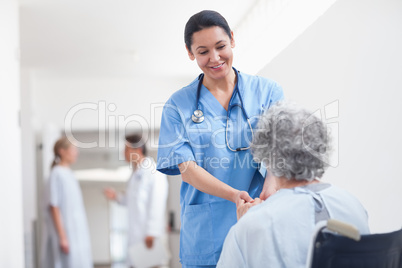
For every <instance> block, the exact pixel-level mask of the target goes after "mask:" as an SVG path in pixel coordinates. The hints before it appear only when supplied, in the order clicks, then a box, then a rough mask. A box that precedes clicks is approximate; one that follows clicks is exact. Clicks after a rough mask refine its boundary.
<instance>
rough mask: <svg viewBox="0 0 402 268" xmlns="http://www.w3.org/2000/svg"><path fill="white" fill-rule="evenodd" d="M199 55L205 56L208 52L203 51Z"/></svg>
mask: <svg viewBox="0 0 402 268" xmlns="http://www.w3.org/2000/svg"><path fill="white" fill-rule="evenodd" d="M199 53H200V54H201V55H205V54H207V53H208V51H207V50H205V51H200V52H199Z"/></svg>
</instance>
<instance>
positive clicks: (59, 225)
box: [50, 206, 67, 240]
mask: <svg viewBox="0 0 402 268" xmlns="http://www.w3.org/2000/svg"><path fill="white" fill-rule="evenodd" d="M50 214H51V215H52V219H53V223H54V226H55V228H56V231H57V234H58V235H59V239H60V240H66V239H67V235H66V232H65V230H64V226H63V220H62V219H61V213H60V210H59V208H58V207H53V206H50Z"/></svg>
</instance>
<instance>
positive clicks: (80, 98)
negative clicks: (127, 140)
mask: <svg viewBox="0 0 402 268" xmlns="http://www.w3.org/2000/svg"><path fill="white" fill-rule="evenodd" d="M192 79H194V77H192V78H190V79H186V78H183V79H172V78H160V77H159V79H155V77H152V78H149V77H133V78H131V79H120V78H108V77H87V78H79V77H60V76H53V77H52V76H48V75H43V74H40V73H39V74H37V73H35V74H34V83H33V103H34V106H33V112H34V117H35V127H36V128H37V129H40V128H41V127H42V126H43V125H44V124H46V123H49V122H51V123H53V124H55V125H56V126H58V127H59V128H60V129H63V128H64V127H65V121H66V117H72V118H71V119H70V120H67V121H69V122H72V124H69V125H71V126H72V128H73V130H97V129H98V128H99V127H101V126H102V125H104V126H105V127H108V126H109V128H110V129H114V128H115V127H116V129H119V128H121V127H125V126H127V127H130V128H138V127H139V126H140V124H139V123H143V122H144V124H147V125H148V127H149V128H152V127H156V128H159V124H160V121H161V114H162V106H163V104H164V103H165V102H166V100H167V99H168V98H169V96H170V95H171V94H172V93H173V92H174V91H176V90H178V89H180V88H181V87H183V85H186V84H187V83H189V82H190V81H191V80H192ZM161 89H162V91H161ZM152 92H162V94H152ZM102 102H103V103H104V104H103V103H102ZM88 103H91V105H92V106H93V107H92V108H91V105H89V106H88V105H87V104H88ZM155 104H158V105H157V106H158V107H159V108H157V109H152V107H154V106H153V105H155ZM77 105H81V106H77ZM94 105H96V106H94ZM102 105H105V106H104V107H102ZM109 105H112V106H113V107H112V106H109ZM74 107H75V108H74ZM80 107H81V108H85V107H88V108H87V109H79V110H77V111H76V112H75V113H74V112H73V111H74V109H76V108H77V109H78V108H80ZM111 108H114V109H111ZM130 116H132V117H131V118H129V117H130ZM119 117H120V118H122V120H126V121H127V122H126V123H125V124H124V125H123V124H119V123H118V122H119ZM143 119H144V120H143ZM112 120H115V121H112ZM107 129H108V128H107Z"/></svg>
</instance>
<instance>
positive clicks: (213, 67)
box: [212, 63, 223, 69]
mask: <svg viewBox="0 0 402 268" xmlns="http://www.w3.org/2000/svg"><path fill="white" fill-rule="evenodd" d="M222 65H223V63H222V64H219V65H218V66H215V67H212V68H213V69H217V68H219V67H221V66H222Z"/></svg>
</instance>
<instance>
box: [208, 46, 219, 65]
mask: <svg viewBox="0 0 402 268" xmlns="http://www.w3.org/2000/svg"><path fill="white" fill-rule="evenodd" d="M220 58H221V57H220V56H219V51H217V50H216V49H214V50H212V52H211V53H210V57H209V60H210V61H211V62H218V61H219V59H220Z"/></svg>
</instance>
